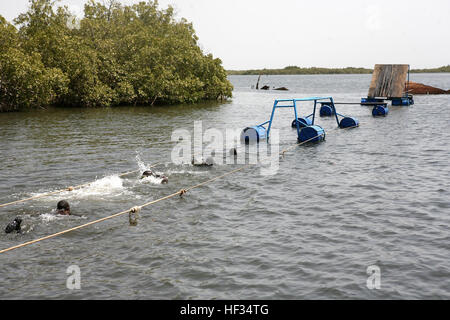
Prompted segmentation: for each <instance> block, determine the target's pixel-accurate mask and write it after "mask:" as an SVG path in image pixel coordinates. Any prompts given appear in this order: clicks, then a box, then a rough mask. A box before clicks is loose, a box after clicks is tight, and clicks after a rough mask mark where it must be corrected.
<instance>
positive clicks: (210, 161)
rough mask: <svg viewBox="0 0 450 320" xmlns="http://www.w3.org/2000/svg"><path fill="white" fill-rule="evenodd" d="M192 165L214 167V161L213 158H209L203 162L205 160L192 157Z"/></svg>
mask: <svg viewBox="0 0 450 320" xmlns="http://www.w3.org/2000/svg"><path fill="white" fill-rule="evenodd" d="M191 164H192V165H193V166H195V167H211V166H213V165H214V159H213V158H212V157H208V158H206V160H203V158H201V159H200V160H199V159H197V158H195V157H194V156H192V161H191Z"/></svg>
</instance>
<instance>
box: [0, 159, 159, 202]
mask: <svg viewBox="0 0 450 320" xmlns="http://www.w3.org/2000/svg"><path fill="white" fill-rule="evenodd" d="M159 164H161V163H155V164H154V165H152V166H150V168H153V167H155V166H157V165H159ZM138 171H140V170H139V169H138V170H133V171H128V172H124V173H121V174H119V177H123V176H126V175H129V174H132V173H135V172H138ZM92 183H93V182H88V183H84V184H80V185H78V186H74V187H67V188H64V189H60V190H56V191H52V192H47V193H43V194H39V195H37V196H33V197H29V198H25V199H21V200H16V201H12V202H8V203H4V204H0V208H3V207H6V206H10V205H13V204H17V203H22V202H26V201H30V200H35V199H39V198H43V197H47V196H51V195H54V194H58V193H61V192H64V191H74V190H76V189H81V188H83V187H87V186H89V185H90V184H92Z"/></svg>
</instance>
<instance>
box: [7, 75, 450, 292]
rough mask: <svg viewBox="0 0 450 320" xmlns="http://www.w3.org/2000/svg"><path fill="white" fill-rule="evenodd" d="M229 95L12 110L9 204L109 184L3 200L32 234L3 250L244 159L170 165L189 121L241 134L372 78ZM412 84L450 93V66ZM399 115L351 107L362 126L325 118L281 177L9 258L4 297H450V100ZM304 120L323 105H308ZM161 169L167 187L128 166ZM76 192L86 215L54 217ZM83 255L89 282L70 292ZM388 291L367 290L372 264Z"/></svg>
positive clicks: (180, 202) (150, 211) (361, 87)
mask: <svg viewBox="0 0 450 320" xmlns="http://www.w3.org/2000/svg"><path fill="white" fill-rule="evenodd" d="M230 79H231V81H232V82H233V84H234V86H235V91H234V98H233V100H232V101H231V102H227V103H219V102H214V103H204V104H199V105H195V106H179V107H154V108H146V107H129V108H122V107H120V108H109V109H93V110H89V109H78V108H71V109H70V108H69V109H58V110H57V111H56V112H55V111H54V110H49V111H32V112H23V113H9V114H0V128H1V131H0V141H1V143H0V163H1V167H0V200H1V201H0V203H5V202H9V201H13V200H17V199H22V198H24V197H29V196H33V195H38V194H40V193H43V192H47V191H52V190H57V189H60V188H64V187H67V186H74V185H78V184H82V183H85V182H89V181H95V182H94V183H93V184H92V185H90V186H89V187H86V188H84V189H81V190H76V191H73V192H64V193H62V194H60V195H53V196H49V197H46V198H41V199H38V200H35V201H30V202H27V203H24V204H18V205H14V206H9V207H5V208H0V226H1V227H2V228H4V227H5V226H6V224H7V223H8V222H10V221H12V220H13V219H14V218H15V217H16V216H20V217H22V219H23V220H24V223H23V224H24V232H23V234H8V235H7V234H4V233H3V232H0V242H1V248H2V249H3V248H7V247H10V246H13V245H17V244H20V243H22V242H26V241H29V240H32V239H36V238H38V237H41V236H45V235H48V234H51V233H54V232H58V231H61V230H63V229H66V228H70V227H74V226H77V225H80V224H83V223H86V222H88V221H91V220H94V219H98V218H101V217H105V216H107V215H110V214H113V213H116V212H120V211H122V210H125V209H128V208H131V207H133V206H135V205H139V204H142V203H145V202H147V201H149V200H152V199H157V198H160V197H162V196H165V195H168V194H170V193H172V192H176V191H178V190H180V189H182V188H185V187H187V186H190V185H194V184H197V183H199V182H202V181H205V180H207V179H209V178H212V177H215V176H218V175H220V174H222V173H225V172H227V171H230V170H232V169H234V168H237V167H238V166H237V165H223V166H216V167H213V168H196V167H192V166H189V165H185V166H176V165H173V164H171V163H170V162H171V161H170V154H171V150H172V148H173V146H174V143H173V142H171V141H170V137H171V133H172V131H173V130H174V129H177V128H186V129H188V130H190V131H193V121H194V120H203V127H204V129H207V128H219V129H222V130H224V129H225V128H227V127H228V128H243V127H246V126H249V125H254V124H258V123H261V122H264V121H266V120H267V119H268V117H269V114H270V111H271V107H272V104H273V100H274V99H275V98H292V97H307V96H314V95H332V96H333V97H334V99H335V101H356V102H357V101H359V99H360V98H361V97H364V96H366V95H367V90H368V86H369V83H370V75H333V76H328V75H317V76H268V77H267V76H264V77H262V79H261V83H262V84H268V85H270V86H271V87H272V86H286V87H288V88H289V89H290V91H288V92H277V91H259V92H256V91H254V90H251V89H250V87H251V85H255V84H256V79H257V77H256V76H232V77H230ZM411 80H412V81H417V82H422V83H425V84H430V85H434V86H438V87H441V88H445V89H449V88H450V75H449V74H433V75H431V74H417V75H416V74H413V75H412V76H411ZM415 102H416V104H415V105H414V106H411V107H392V108H390V114H389V116H388V117H386V118H373V117H372V116H371V112H370V108H368V107H361V106H357V105H354V106H341V105H339V106H338V111H339V112H340V113H344V114H348V115H351V116H355V117H357V118H358V119H359V120H360V124H361V126H360V128H357V129H351V130H336V122H335V121H334V120H333V119H323V118H319V119H318V124H320V125H321V126H323V127H324V128H325V130H326V131H327V137H326V138H327V139H326V141H325V142H324V143H321V144H316V145H311V146H302V147H299V148H297V149H294V150H292V151H290V152H289V153H287V154H286V156H285V157H284V159H282V160H281V162H280V169H279V171H278V174H277V175H275V176H271V177H266V176H262V175H260V174H259V170H258V168H257V167H253V168H249V169H246V170H244V171H241V172H239V173H236V174H234V175H231V176H228V177H226V178H224V179H221V180H217V181H215V182H214V183H213V184H209V185H206V186H204V187H201V188H198V189H195V190H192V191H191V192H189V193H188V195H186V196H185V197H183V198H179V197H176V198H173V199H170V200H167V201H164V202H160V203H158V204H156V205H154V206H151V207H148V208H146V209H143V210H142V212H141V219H140V220H139V224H138V226H137V227H130V226H129V223H128V216H126V215H125V216H122V217H118V218H116V219H112V220H108V221H105V222H103V223H100V224H96V225H94V226H91V227H88V228H85V229H83V230H79V231H75V232H72V233H69V234H66V235H64V236H60V237H57V238H53V239H50V240H46V241H43V242H40V243H39V244H34V245H31V246H28V247H25V248H21V249H17V250H14V251H11V252H9V253H5V254H1V255H0V263H1V266H2V268H1V270H0V298H1V299H31V298H37V299H49V298H50V299H52V298H53V299H55V298H56V299H68V298H70V299H93V298H96V299H109V298H120V299H398V298H399V299H431V298H438V299H449V298H450V262H449V249H450V236H449V225H450V218H449V212H450V210H449V209H450V191H449V189H450V188H449V187H450V171H449V164H448V159H449V156H450V147H449V145H448V142H449V137H450V130H448V125H449V123H450V114H449V112H448V107H449V104H450V96H444V95H441V96H415ZM300 108H301V110H302V111H301V112H302V114H303V115H305V114H306V112H308V111H310V109H311V108H310V105H309V104H306V105H302V106H301V107H300ZM292 120H293V116H292V114H291V112H289V111H287V110H281V111H279V112H278V111H277V117H276V122H275V124H274V125H275V127H276V128H279V129H281V135H280V140H281V147H280V148H282V149H283V148H285V147H288V146H290V145H292V143H294V142H295V139H296V136H295V132H294V131H293V130H292V129H291V128H290V123H291V121H292ZM157 162H162V163H163V164H162V165H159V166H158V167H156V168H155V170H156V171H157V172H160V173H163V174H165V175H166V176H168V177H169V184H168V185H161V184H159V183H158V182H159V181H157V180H152V179H144V180H140V179H139V177H138V174H137V173H136V174H131V175H129V176H126V177H124V178H119V177H118V174H119V173H121V172H125V171H130V170H135V169H141V170H144V169H146V168H148V167H149V166H150V165H151V164H153V163H157ZM61 199H66V200H68V201H69V202H70V204H71V206H72V211H73V212H74V213H75V214H77V215H80V216H81V217H80V216H71V217H62V216H55V214H54V212H53V209H54V208H55V206H56V203H57V202H58V201H59V200H61ZM70 265H78V266H79V267H80V270H81V290H78V291H71V290H68V289H67V288H66V279H67V277H68V274H66V270H67V268H68V267H69V266H70ZM371 265H377V266H378V267H379V268H380V270H381V289H380V290H369V289H368V288H367V286H366V280H367V278H368V275H367V273H366V270H367V267H368V266H371Z"/></svg>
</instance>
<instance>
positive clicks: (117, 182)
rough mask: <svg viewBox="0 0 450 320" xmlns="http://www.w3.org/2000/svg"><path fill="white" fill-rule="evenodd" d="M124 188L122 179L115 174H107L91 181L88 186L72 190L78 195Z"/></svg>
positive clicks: (97, 193)
mask: <svg viewBox="0 0 450 320" xmlns="http://www.w3.org/2000/svg"><path fill="white" fill-rule="evenodd" d="M123 189H124V186H123V180H122V179H121V178H120V177H119V176H117V175H114V176H108V177H104V178H102V179H99V180H96V181H94V182H92V183H91V184H90V185H89V186H87V187H84V188H81V189H79V190H75V191H72V192H73V193H74V195H77V196H78V197H83V196H95V195H105V194H112V193H117V192H120V191H122V190H123Z"/></svg>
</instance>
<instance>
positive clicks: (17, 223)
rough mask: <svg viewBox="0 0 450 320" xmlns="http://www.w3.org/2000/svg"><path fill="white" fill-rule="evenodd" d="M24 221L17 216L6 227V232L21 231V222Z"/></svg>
mask: <svg viewBox="0 0 450 320" xmlns="http://www.w3.org/2000/svg"><path fill="white" fill-rule="evenodd" d="M21 223H22V219H20V218H15V219H14V221H13V222H11V223H9V224H8V225H7V226H6V228H5V232H6V233H11V232H13V231H17V232H20V230H21V226H20V224H21Z"/></svg>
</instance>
